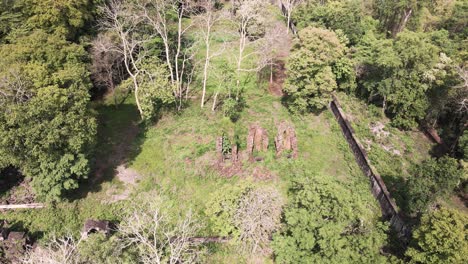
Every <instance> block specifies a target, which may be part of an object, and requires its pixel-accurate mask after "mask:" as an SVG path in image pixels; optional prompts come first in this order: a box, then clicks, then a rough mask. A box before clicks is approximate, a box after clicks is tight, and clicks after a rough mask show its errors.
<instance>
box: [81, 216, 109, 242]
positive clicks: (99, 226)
mask: <svg viewBox="0 0 468 264" xmlns="http://www.w3.org/2000/svg"><path fill="white" fill-rule="evenodd" d="M111 230H112V224H111V222H109V221H105V220H92V219H88V220H86V222H85V224H84V226H83V230H82V231H81V237H82V238H87V237H88V236H89V235H90V234H93V233H98V232H99V233H103V234H104V235H106V236H107V235H109V234H110V232H111Z"/></svg>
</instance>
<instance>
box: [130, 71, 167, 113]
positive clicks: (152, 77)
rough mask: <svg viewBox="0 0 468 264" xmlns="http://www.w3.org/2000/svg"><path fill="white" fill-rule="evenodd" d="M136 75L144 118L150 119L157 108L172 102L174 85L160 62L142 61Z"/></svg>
mask: <svg viewBox="0 0 468 264" xmlns="http://www.w3.org/2000/svg"><path fill="white" fill-rule="evenodd" d="M140 71H141V74H140V75H139V76H138V82H139V83H140V89H139V90H138V91H135V92H138V93H139V94H138V95H137V96H138V97H139V98H140V102H141V109H142V111H143V118H144V119H148V120H149V119H152V118H154V117H155V115H156V114H157V112H158V110H159V109H160V108H161V107H163V106H167V105H170V104H172V103H174V100H175V98H174V91H175V89H176V87H175V86H174V85H173V84H171V80H170V73H169V72H168V70H167V68H166V67H164V66H163V65H162V64H160V63H154V62H153V63H143V64H142V65H141V68H140Z"/></svg>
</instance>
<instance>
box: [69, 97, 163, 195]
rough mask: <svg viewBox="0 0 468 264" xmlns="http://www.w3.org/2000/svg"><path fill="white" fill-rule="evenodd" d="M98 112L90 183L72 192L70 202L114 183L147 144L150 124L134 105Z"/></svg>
mask: <svg viewBox="0 0 468 264" xmlns="http://www.w3.org/2000/svg"><path fill="white" fill-rule="evenodd" d="M96 111H97V112H98V132H97V144H96V150H95V152H94V157H93V159H92V160H91V164H92V165H91V168H92V169H91V173H90V175H89V177H88V179H87V180H84V181H82V182H81V183H80V187H79V189H78V190H74V191H73V192H70V194H69V195H68V198H69V199H71V200H76V199H82V198H85V197H86V196H87V195H88V194H89V193H94V192H99V191H101V190H102V184H103V183H104V182H110V181H112V179H113V178H114V176H115V175H116V169H117V167H118V166H120V165H123V166H126V165H127V164H130V163H131V162H132V161H133V160H134V158H135V157H136V156H137V155H138V154H139V153H140V151H141V145H142V144H143V142H144V140H145V133H144V132H145V128H146V126H148V124H147V123H145V122H141V118H140V115H139V112H138V109H137V107H136V106H135V105H134V104H131V103H123V104H120V105H118V106H117V107H116V106H114V105H100V106H98V107H97V108H96ZM159 117H160V115H157V118H159ZM154 122H157V120H155V121H154ZM152 124H153V123H152Z"/></svg>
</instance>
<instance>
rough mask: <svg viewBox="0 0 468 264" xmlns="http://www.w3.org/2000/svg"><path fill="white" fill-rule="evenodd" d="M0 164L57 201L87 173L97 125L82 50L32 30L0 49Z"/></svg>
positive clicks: (84, 53)
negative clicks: (19, 174) (92, 111)
mask: <svg viewBox="0 0 468 264" xmlns="http://www.w3.org/2000/svg"><path fill="white" fill-rule="evenodd" d="M0 56H1V57H2V58H3V59H2V61H1V62H0V80H2V81H0V97H2V99H1V100H0V109H1V110H2V111H1V114H0V138H1V140H0V160H1V161H0V164H2V165H13V166H15V167H17V168H19V169H20V170H21V172H22V173H23V174H24V175H25V176H27V177H28V178H30V179H32V185H33V188H34V190H35V191H36V194H37V195H38V197H39V198H41V199H44V200H58V199H61V198H63V194H64V193H65V192H66V191H67V190H73V189H76V188H77V187H78V180H80V179H83V178H86V177H87V175H88V172H89V162H88V158H89V154H90V152H91V150H92V147H93V143H94V137H95V134H96V123H95V119H94V117H93V114H92V113H91V112H90V111H89V109H88V102H89V94H88V89H89V88H90V87H91V84H90V80H89V73H88V71H87V69H86V65H85V63H84V61H86V52H85V50H84V48H83V47H81V46H79V45H76V44H71V43H69V42H67V41H66V40H64V39H63V38H61V37H58V36H56V35H48V34H46V33H45V32H43V31H40V30H38V31H35V32H33V33H31V34H30V35H27V36H23V37H19V38H17V39H16V41H15V42H14V43H11V44H6V45H2V46H0Z"/></svg>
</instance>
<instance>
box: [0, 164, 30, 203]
mask: <svg viewBox="0 0 468 264" xmlns="http://www.w3.org/2000/svg"><path fill="white" fill-rule="evenodd" d="M23 180H24V176H23V175H22V174H21V173H20V172H19V171H18V169H16V168H15V167H12V166H8V167H6V168H4V169H2V170H0V203H4V202H5V200H8V197H5V196H7V194H8V191H10V190H11V189H12V188H13V187H17V186H19V185H20V184H21V182H23Z"/></svg>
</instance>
